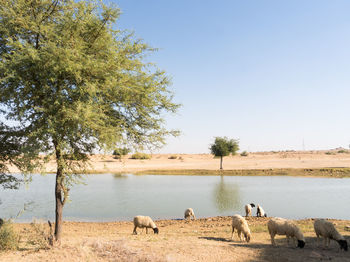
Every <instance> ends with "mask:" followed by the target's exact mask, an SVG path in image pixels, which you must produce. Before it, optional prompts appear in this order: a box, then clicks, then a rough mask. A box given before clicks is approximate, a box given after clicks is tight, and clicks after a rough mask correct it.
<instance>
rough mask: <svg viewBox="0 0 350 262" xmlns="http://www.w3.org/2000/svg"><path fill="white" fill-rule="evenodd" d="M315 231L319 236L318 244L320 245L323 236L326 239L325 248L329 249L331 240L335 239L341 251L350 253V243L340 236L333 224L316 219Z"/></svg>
mask: <svg viewBox="0 0 350 262" xmlns="http://www.w3.org/2000/svg"><path fill="white" fill-rule="evenodd" d="M314 229H315V233H316V236H317V244H319V236H322V237H323V238H324V247H328V246H329V242H330V240H331V239H333V240H335V241H337V242H338V244H339V247H340V250H342V249H344V250H345V251H348V242H346V240H345V238H344V237H343V236H342V235H340V234H339V232H338V231H337V229H336V228H335V227H334V225H333V223H331V222H329V221H327V220H324V219H316V220H315V222H314Z"/></svg>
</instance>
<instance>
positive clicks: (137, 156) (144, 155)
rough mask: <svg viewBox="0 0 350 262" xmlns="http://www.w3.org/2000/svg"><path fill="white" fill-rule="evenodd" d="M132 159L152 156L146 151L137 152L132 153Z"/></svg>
mask: <svg viewBox="0 0 350 262" xmlns="http://www.w3.org/2000/svg"><path fill="white" fill-rule="evenodd" d="M131 159H151V156H150V155H149V154H146V153H139V152H136V153H135V154H132V156H131Z"/></svg>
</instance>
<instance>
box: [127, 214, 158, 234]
mask: <svg viewBox="0 0 350 262" xmlns="http://www.w3.org/2000/svg"><path fill="white" fill-rule="evenodd" d="M138 227H139V228H146V234H148V228H152V229H153V232H154V234H158V233H159V229H158V228H157V226H156V224H155V223H154V222H153V220H152V218H150V217H149V216H136V217H134V231H133V234H134V235H137V232H136V228H138Z"/></svg>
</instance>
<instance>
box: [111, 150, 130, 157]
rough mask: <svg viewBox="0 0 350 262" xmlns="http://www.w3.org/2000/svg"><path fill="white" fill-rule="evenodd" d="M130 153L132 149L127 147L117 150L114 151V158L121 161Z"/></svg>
mask: <svg viewBox="0 0 350 262" xmlns="http://www.w3.org/2000/svg"><path fill="white" fill-rule="evenodd" d="M129 153H130V149H129V148H126V147H123V148H116V149H115V150H114V151H113V156H114V158H115V159H121V158H122V156H126V155H127V154H129Z"/></svg>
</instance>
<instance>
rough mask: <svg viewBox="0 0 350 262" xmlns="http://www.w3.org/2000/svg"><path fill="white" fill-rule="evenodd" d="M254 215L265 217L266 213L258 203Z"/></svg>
mask: <svg viewBox="0 0 350 262" xmlns="http://www.w3.org/2000/svg"><path fill="white" fill-rule="evenodd" d="M256 216H257V217H267V214H266V213H265V211H264V209H263V208H262V207H261V206H259V205H258V206H257V208H256Z"/></svg>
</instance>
